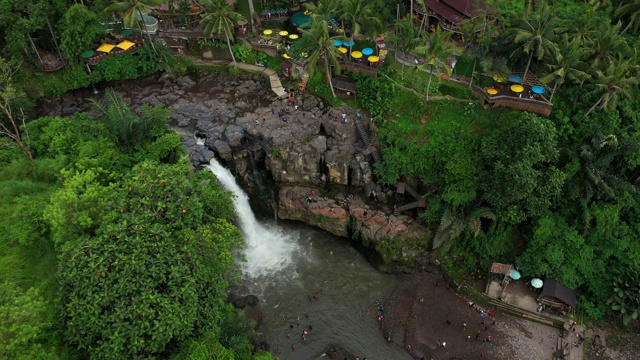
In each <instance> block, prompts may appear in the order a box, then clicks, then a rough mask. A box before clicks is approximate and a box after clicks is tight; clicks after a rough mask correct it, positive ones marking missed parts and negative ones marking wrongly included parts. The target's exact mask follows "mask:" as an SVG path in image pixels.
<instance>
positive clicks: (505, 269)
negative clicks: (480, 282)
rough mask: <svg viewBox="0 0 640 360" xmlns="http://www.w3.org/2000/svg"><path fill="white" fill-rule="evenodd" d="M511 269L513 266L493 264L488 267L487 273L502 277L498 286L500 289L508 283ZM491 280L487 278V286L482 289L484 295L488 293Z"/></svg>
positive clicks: (490, 277)
mask: <svg viewBox="0 0 640 360" xmlns="http://www.w3.org/2000/svg"><path fill="white" fill-rule="evenodd" d="M512 268H513V265H511V264H501V263H497V262H494V263H492V264H491V266H490V267H489V273H491V274H499V275H503V277H502V280H501V282H500V285H501V286H502V287H505V286H506V285H507V284H508V283H509V274H511V269H512ZM492 280H493V277H492V276H489V279H488V280H487V285H486V287H485V289H484V292H485V294H488V293H489V287H490V286H491V281H492Z"/></svg>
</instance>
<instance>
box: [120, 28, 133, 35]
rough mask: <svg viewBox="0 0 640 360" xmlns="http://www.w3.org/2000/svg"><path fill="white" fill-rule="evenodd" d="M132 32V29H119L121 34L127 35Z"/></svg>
mask: <svg viewBox="0 0 640 360" xmlns="http://www.w3.org/2000/svg"><path fill="white" fill-rule="evenodd" d="M131 34H133V30H131V29H122V31H120V35H122V36H129V35H131Z"/></svg>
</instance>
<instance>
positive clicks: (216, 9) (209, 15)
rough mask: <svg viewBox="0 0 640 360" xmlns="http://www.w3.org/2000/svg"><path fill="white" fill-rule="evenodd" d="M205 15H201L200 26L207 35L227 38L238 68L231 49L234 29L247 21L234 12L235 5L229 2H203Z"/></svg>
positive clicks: (230, 50) (213, 0) (234, 60)
mask: <svg viewBox="0 0 640 360" xmlns="http://www.w3.org/2000/svg"><path fill="white" fill-rule="evenodd" d="M203 4H204V8H205V13H204V14H202V15H200V16H201V17H202V20H200V24H201V25H203V26H204V28H203V30H202V31H203V32H204V34H205V35H208V36H213V34H222V33H224V36H225V37H226V38H227V46H228V47H229V53H230V54H231V59H232V60H233V66H234V67H238V64H237V63H236V57H235V56H234V55H233V50H232V49H231V40H233V28H234V27H235V26H236V25H237V23H238V21H240V20H245V18H244V16H242V14H240V13H237V12H235V11H234V8H233V3H228V2H227V0H205V1H203Z"/></svg>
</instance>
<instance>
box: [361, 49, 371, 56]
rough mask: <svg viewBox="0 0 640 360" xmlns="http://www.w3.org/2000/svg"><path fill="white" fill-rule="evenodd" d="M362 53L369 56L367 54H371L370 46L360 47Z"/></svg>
mask: <svg viewBox="0 0 640 360" xmlns="http://www.w3.org/2000/svg"><path fill="white" fill-rule="evenodd" d="M362 54H363V55H366V56H369V55H371V54H373V49H372V48H364V49H362Z"/></svg>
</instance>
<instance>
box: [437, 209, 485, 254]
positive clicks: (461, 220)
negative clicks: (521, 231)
mask: <svg viewBox="0 0 640 360" xmlns="http://www.w3.org/2000/svg"><path fill="white" fill-rule="evenodd" d="M483 218H484V219H490V220H495V219H496V215H495V214H494V213H493V212H492V211H491V210H490V209H489V208H486V207H483V208H479V209H476V210H474V211H471V212H469V213H468V214H465V213H455V212H454V211H452V210H451V209H450V208H447V209H446V210H445V211H444V213H443V214H442V217H441V218H440V225H439V226H438V230H437V231H436V234H435V236H434V237H433V249H437V248H439V247H441V246H444V248H443V249H444V250H445V251H446V250H448V249H449V247H451V245H452V243H453V241H455V240H456V239H457V238H459V237H460V235H462V233H463V232H465V231H467V230H469V231H471V232H472V233H473V236H474V237H477V236H478V235H480V233H481V232H482V219H483Z"/></svg>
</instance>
